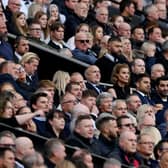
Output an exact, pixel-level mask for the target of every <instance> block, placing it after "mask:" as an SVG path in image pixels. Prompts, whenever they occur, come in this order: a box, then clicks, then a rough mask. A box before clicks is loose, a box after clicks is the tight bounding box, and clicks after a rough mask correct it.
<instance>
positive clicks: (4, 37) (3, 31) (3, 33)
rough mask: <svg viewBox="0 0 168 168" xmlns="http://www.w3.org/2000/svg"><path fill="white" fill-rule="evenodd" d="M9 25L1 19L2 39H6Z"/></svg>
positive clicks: (0, 32) (0, 36) (0, 33)
mask: <svg viewBox="0 0 168 168" xmlns="http://www.w3.org/2000/svg"><path fill="white" fill-rule="evenodd" d="M7 33H8V31H7V27H6V24H5V22H4V21H3V20H0V40H6V38H7Z"/></svg>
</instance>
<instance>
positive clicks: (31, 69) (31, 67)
mask: <svg viewBox="0 0 168 168" xmlns="http://www.w3.org/2000/svg"><path fill="white" fill-rule="evenodd" d="M38 65H39V61H38V60H37V59H33V60H32V61H31V62H30V63H25V66H24V68H25V71H26V73H27V74H28V75H34V74H35V72H36V71H37V68H38Z"/></svg>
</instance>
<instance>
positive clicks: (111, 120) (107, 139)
mask: <svg viewBox="0 0 168 168" xmlns="http://www.w3.org/2000/svg"><path fill="white" fill-rule="evenodd" d="M103 115H104V116H103ZM96 127H97V129H99V131H100V135H99V139H98V143H99V145H100V152H101V155H102V156H103V157H108V154H109V153H111V152H113V151H114V149H115V148H116V146H117V139H118V138H117V137H118V126H117V122H116V118H115V117H114V116H112V115H110V114H107V115H105V113H102V115H101V114H100V116H99V117H98V119H97V121H96Z"/></svg>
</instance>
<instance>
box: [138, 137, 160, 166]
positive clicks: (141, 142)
mask: <svg viewBox="0 0 168 168" xmlns="http://www.w3.org/2000/svg"><path fill="white" fill-rule="evenodd" d="M154 145H155V144H154V141H153V139H152V137H151V136H150V135H149V134H141V135H139V137H138V142H137V151H138V153H139V154H140V158H141V164H142V165H145V166H147V167H158V162H157V161H156V160H153V159H152V158H151V156H152V154H153V149H154Z"/></svg>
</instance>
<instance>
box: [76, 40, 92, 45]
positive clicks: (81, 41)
mask: <svg viewBox="0 0 168 168" xmlns="http://www.w3.org/2000/svg"><path fill="white" fill-rule="evenodd" d="M76 41H79V42H80V43H83V44H84V43H89V40H76Z"/></svg>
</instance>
